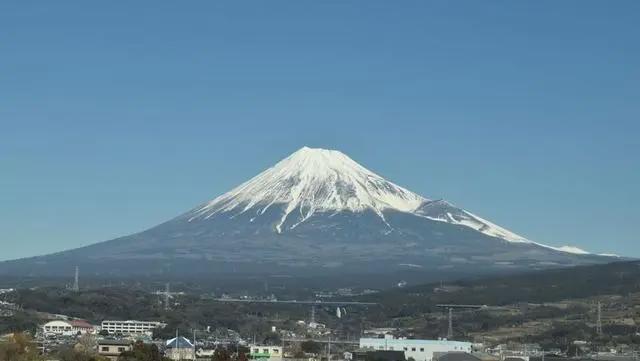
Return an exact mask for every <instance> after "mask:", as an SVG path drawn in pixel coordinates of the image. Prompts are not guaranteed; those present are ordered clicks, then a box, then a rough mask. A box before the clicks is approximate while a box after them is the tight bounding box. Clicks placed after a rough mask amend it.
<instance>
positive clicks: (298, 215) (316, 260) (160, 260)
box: [0, 147, 617, 275]
mask: <svg viewBox="0 0 640 361" xmlns="http://www.w3.org/2000/svg"><path fill="white" fill-rule="evenodd" d="M615 260H617V259H616V258H614V257H610V256H604V255H594V254H590V253H588V252H586V251H584V250H582V249H579V248H577V247H571V246H564V247H553V246H548V245H544V244H540V243H537V242H534V241H531V240H529V239H527V238H525V237H522V236H520V235H518V234H516V233H514V232H512V231H509V230H507V229H506V228H503V227H500V226H498V225H496V224H494V223H492V222H490V221H487V220H485V219H483V218H481V217H479V216H477V215H475V214H473V213H471V212H468V211H466V210H464V209H462V208H459V207H457V206H454V205H453V204H451V203H449V202H447V201H445V200H432V199H429V198H425V197H423V196H421V195H418V194H416V193H413V192H411V191H409V190H407V189H405V188H403V187H401V186H399V185H396V184H394V183H392V182H390V181H388V180H386V179H384V178H382V177H381V176H379V175H377V174H375V173H374V172H372V171H370V170H368V169H366V168H365V167H363V166H361V165H360V164H358V163H357V162H355V161H354V160H352V159H351V158H349V157H348V156H347V155H345V154H343V153H341V152H339V151H336V150H325V149H312V148H307V147H304V148H302V149H300V150H298V151H296V152H295V153H293V154H291V155H290V156H288V157H287V158H285V159H283V160H281V161H280V162H278V163H277V164H276V165H275V166H273V167H271V168H269V169H267V170H265V171H264V172H262V173H260V174H258V175H257V176H256V177H254V178H252V179H250V180H249V181H247V182H245V183H243V184H241V185H240V186H238V187H236V188H235V189H232V190H231V191H229V192H228V193H225V194H223V195H221V196H219V197H217V198H215V199H213V200H211V201H209V202H206V203H203V204H201V205H199V206H197V207H195V208H194V209H192V210H190V211H188V212H186V213H184V214H182V215H180V216H178V217H176V218H174V219H172V220H169V221H167V222H165V223H162V224H160V225H158V226H155V227H153V228H150V229H148V230H145V231H143V232H140V233H137V234H133V235H130V236H125V237H121V238H117V239H113V240H110V241H105V242H101V243H97V244H93V245H90V246H87V247H83V248H78V249H74V250H69V251H64V252H60V253H56V254H51V255H47V256H40V257H33V258H27V259H20V260H15V261H7V262H2V263H0V274H18V273H19V274H33V275H36V274H51V273H52V272H55V271H52V270H58V269H61V268H62V269H64V270H65V272H66V274H68V273H69V271H68V270H67V268H69V265H80V266H81V267H82V268H83V270H84V272H90V273H94V274H122V275H125V274H147V275H159V274H166V273H172V274H203V275H207V274H214V273H234V272H235V273H253V274H282V273H288V274H296V275H300V274H314V273H323V274H324V273H327V272H336V273H338V274H339V273H344V272H359V273H379V272H392V271H394V270H404V269H414V270H424V271H426V272H456V273H458V274H465V273H469V274H477V273H478V272H487V273H488V272H500V271H506V272H510V271H513V270H530V269H543V268H552V267H567V266H574V265H582V264H593V263H606V262H612V261H615Z"/></svg>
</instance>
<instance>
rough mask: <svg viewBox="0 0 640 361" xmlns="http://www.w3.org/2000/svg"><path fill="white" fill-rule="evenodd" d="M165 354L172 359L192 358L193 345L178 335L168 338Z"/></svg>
mask: <svg viewBox="0 0 640 361" xmlns="http://www.w3.org/2000/svg"><path fill="white" fill-rule="evenodd" d="M165 347H166V351H165V356H167V357H168V358H170V359H172V360H194V359H195V357H196V355H195V346H194V345H193V344H192V343H191V341H189V340H188V339H186V338H184V337H182V336H179V337H175V338H172V339H171V340H168V341H167V343H166V345H165Z"/></svg>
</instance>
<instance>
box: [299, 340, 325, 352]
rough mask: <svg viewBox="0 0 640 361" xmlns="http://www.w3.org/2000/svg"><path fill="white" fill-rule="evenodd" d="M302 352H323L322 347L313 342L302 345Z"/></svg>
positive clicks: (307, 341) (304, 342)
mask: <svg viewBox="0 0 640 361" xmlns="http://www.w3.org/2000/svg"><path fill="white" fill-rule="evenodd" d="M300 349H301V350H302V352H306V353H315V354H319V353H320V352H322V345H321V344H320V343H318V342H315V341H313V340H305V341H302V343H301V344H300Z"/></svg>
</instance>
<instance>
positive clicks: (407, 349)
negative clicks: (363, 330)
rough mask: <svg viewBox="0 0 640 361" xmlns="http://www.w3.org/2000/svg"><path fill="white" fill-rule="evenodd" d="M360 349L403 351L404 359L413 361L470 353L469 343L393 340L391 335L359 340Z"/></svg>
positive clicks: (430, 360)
mask: <svg viewBox="0 0 640 361" xmlns="http://www.w3.org/2000/svg"><path fill="white" fill-rule="evenodd" d="M360 348H361V349H365V350H367V349H368V350H377V351H403V352H404V355H405V358H406V359H409V358H413V359H414V360H415V361H433V359H434V353H436V352H437V353H445V352H469V353H470V352H472V344H471V343H470V342H461V341H448V340H412V339H404V338H394V337H393V336H391V335H387V336H385V338H361V339H360Z"/></svg>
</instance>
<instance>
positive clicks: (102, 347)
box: [98, 339, 133, 361]
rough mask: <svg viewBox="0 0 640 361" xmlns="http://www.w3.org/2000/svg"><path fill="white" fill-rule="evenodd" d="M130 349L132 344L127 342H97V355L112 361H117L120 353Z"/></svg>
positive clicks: (107, 340)
mask: <svg viewBox="0 0 640 361" xmlns="http://www.w3.org/2000/svg"><path fill="white" fill-rule="evenodd" d="M132 349H133V344H132V343H131V341H128V340H111V339H103V340H98V354H99V355H100V356H104V357H106V358H108V359H110V360H112V361H117V360H118V356H120V354H121V353H123V352H126V351H131V350H132Z"/></svg>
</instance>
